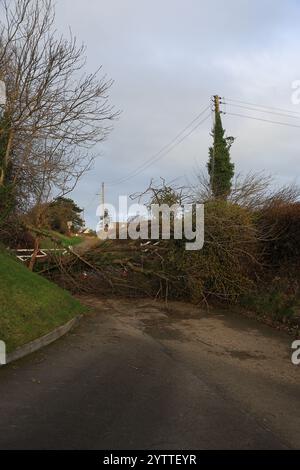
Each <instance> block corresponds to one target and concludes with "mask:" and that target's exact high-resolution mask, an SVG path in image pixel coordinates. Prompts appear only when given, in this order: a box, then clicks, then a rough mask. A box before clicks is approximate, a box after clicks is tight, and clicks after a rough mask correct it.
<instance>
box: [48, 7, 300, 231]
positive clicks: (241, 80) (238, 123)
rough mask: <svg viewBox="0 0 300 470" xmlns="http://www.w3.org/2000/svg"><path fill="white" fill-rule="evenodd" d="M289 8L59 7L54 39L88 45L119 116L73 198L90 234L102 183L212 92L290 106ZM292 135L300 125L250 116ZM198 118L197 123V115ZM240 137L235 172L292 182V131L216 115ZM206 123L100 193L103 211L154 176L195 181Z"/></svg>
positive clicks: (297, 140) (159, 141) (292, 28)
mask: <svg viewBox="0 0 300 470" xmlns="http://www.w3.org/2000/svg"><path fill="white" fill-rule="evenodd" d="M299 20H300V2H299V1H298V0H286V1H282V0H251V1H250V0H249V1H248V0H226V1H224V0H210V1H204V0H151V1H149V0H147V1H146V0H107V1H104V0H85V1H83V0H58V1H57V25H58V28H59V30H65V32H66V34H67V28H69V27H71V29H72V31H73V33H74V34H75V35H76V36H77V38H78V40H79V41H80V42H84V43H85V44H86V46H87V57H88V67H87V68H88V71H93V70H94V69H96V68H97V67H98V66H99V65H102V66H103V72H104V73H105V74H107V76H108V77H110V78H112V79H113V80H114V81H115V83H114V86H113V88H112V90H111V102H112V103H113V104H114V105H115V106H116V107H117V108H118V109H120V110H122V115H121V117H120V119H119V121H118V122H116V123H115V128H114V131H113V132H112V134H111V135H110V137H109V139H108V140H107V142H106V143H105V144H103V145H101V146H99V148H98V149H97V151H98V152H99V154H101V157H100V158H99V159H98V160H97V162H96V165H95V168H94V170H93V171H91V172H90V173H89V174H87V175H86V176H85V177H84V178H83V179H82V180H81V182H80V183H79V185H78V187H77V189H76V190H75V191H74V194H73V197H74V198H75V199H76V201H78V203H79V204H80V205H81V206H82V207H85V208H86V215H87V217H86V218H87V222H88V224H89V225H90V226H92V227H94V226H95V225H96V223H97V219H96V216H95V213H96V206H97V200H96V199H95V196H96V194H97V193H99V192H100V186H101V182H102V181H112V180H115V179H118V178H121V177H125V176H127V175H128V174H129V173H131V172H133V171H134V170H135V169H136V168H137V167H138V166H139V165H140V164H141V163H143V162H144V161H145V160H147V159H149V158H150V157H151V156H152V155H154V154H156V153H157V152H158V151H159V150H160V149H161V148H162V147H163V146H164V145H165V144H167V143H168V142H169V141H171V140H172V139H173V138H174V137H175V136H176V135H177V134H178V133H179V132H180V131H181V130H182V129H183V128H184V127H185V126H186V125H187V124H188V123H189V122H190V121H191V120H192V119H193V118H194V117H195V116H196V115H197V114H198V113H199V112H201V110H202V109H204V108H205V107H206V106H207V105H208V104H209V101H210V97H211V96H212V95H214V94H219V95H220V96H224V97H225V98H227V99H235V100H241V101H246V102H251V103H257V104H262V105H268V106H274V107H279V108H284V109H289V110H292V111H296V112H299V113H300V105H295V104H292V101H291V95H292V92H293V90H292V82H293V81H295V80H298V79H299V80H300V69H299V63H300V61H299V56H300V40H299V39H300V32H299ZM225 109H226V110H227V111H228V112H234V113H241V114H247V115H252V116H259V117H261V118H264V119H271V120H275V121H276V120H277V121H281V122H289V123H291V124H294V125H297V124H299V126H300V118H299V120H297V119H292V118H290V119H289V118H285V117H282V116H276V115H267V114H262V113H260V114H259V113H257V112H256V111H252V112H251V111H247V110H244V109H241V108H234V107H232V106H229V105H227V106H226V107H224V106H223V110H225ZM205 116H206V115H204V117H205ZM223 123H224V127H225V128H226V130H227V134H228V135H233V136H234V137H236V138H237V140H236V142H235V144H234V147H233V148H232V158H233V160H234V163H235V164H236V169H237V171H239V172H243V173H246V172H248V171H251V170H252V171H259V170H265V171H266V172H268V173H272V174H274V175H276V176H277V177H278V180H280V181H281V182H288V181H294V180H295V178H297V175H298V173H299V152H300V128H296V127H294V128H292V127H284V126H279V125H273V124H269V123H264V122H258V121H251V120H248V119H243V118H239V117H236V116H229V115H225V116H223ZM211 125H212V121H211V119H208V120H207V121H206V122H205V123H203V125H202V126H200V127H199V129H197V130H196V131H195V132H194V133H193V134H192V135H191V136H190V137H189V138H188V139H187V140H185V141H184V142H182V144H181V145H178V146H177V147H176V148H175V149H174V151H173V152H171V153H170V154H169V155H167V156H166V157H165V158H164V159H162V160H160V161H159V162H158V163H156V164H155V165H154V166H151V167H150V168H148V169H147V170H146V171H144V172H143V173H141V174H139V175H138V176H137V177H135V178H133V179H130V180H129V181H127V182H126V183H123V184H121V185H119V186H118V185H117V186H112V187H108V188H107V200H108V202H113V203H115V201H116V198H117V196H118V195H119V194H131V193H132V192H135V191H138V190H142V189H144V188H145V187H146V186H147V185H148V183H149V181H150V178H151V177H156V178H159V177H160V176H162V177H165V178H166V179H167V180H172V179H174V178H177V177H178V178H179V180H178V181H179V182H180V183H183V184H184V183H185V180H186V178H187V179H189V180H191V179H193V178H194V175H195V169H196V167H197V166H200V167H203V168H204V167H205V164H206V162H207V158H208V147H209V145H210V143H211V138H210V130H211Z"/></svg>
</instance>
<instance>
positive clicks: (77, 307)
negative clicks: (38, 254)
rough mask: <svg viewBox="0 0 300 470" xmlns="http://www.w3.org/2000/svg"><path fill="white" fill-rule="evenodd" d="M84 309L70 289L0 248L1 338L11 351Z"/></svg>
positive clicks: (65, 321) (63, 322)
mask: <svg viewBox="0 0 300 470" xmlns="http://www.w3.org/2000/svg"><path fill="white" fill-rule="evenodd" d="M84 311H85V308H84V307H83V306H82V305H81V304H80V303H79V302H78V301H77V300H76V299H74V298H73V297H72V296H71V295H70V294H69V293H68V292H67V291H64V290H63V289H60V288H59V287H58V286H57V285H55V284H52V283H51V282H49V281H47V280H46V279H44V278H42V277H40V276H38V275H37V274H34V273H31V272H30V271H28V269H27V268H26V267H25V266H23V265H21V264H20V263H19V262H18V261H17V260H15V259H14V258H13V257H11V256H10V255H8V254H7V253H6V252H5V251H3V250H1V248H0V340H2V341H5V343H6V346H7V351H8V352H11V351H13V350H15V349H16V348H17V347H20V346H22V345H24V344H26V343H28V342H30V341H33V340H34V339H36V338H39V337H40V336H43V335H45V334H47V333H49V332H50V331H52V330H53V329H54V328H56V327H58V326H61V325H63V324H65V323H67V322H68V321H69V320H71V319H72V318H74V317H76V316H77V315H79V314H81V313H83V312H84Z"/></svg>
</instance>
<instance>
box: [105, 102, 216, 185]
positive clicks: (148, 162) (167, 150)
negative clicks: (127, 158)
mask: <svg viewBox="0 0 300 470" xmlns="http://www.w3.org/2000/svg"><path fill="white" fill-rule="evenodd" d="M209 109H210V105H208V106H207V107H206V108H205V109H203V110H202V111H201V113H199V114H198V115H197V116H196V117H195V118H194V119H193V120H192V121H191V122H190V123H189V124H188V125H187V126H186V127H185V128H184V129H183V130H182V131H180V132H179V134H177V135H176V137H174V138H173V139H172V140H171V141H170V142H169V143H168V144H166V145H165V146H164V147H162V148H161V149H160V150H159V152H157V153H155V154H154V155H152V156H151V157H150V158H148V159H147V160H146V161H144V163H142V164H141V165H139V166H138V167H137V168H136V169H135V170H133V171H131V172H130V173H129V174H128V175H127V176H125V177H121V178H119V179H117V180H113V181H110V182H108V185H110V186H114V185H116V184H121V183H123V182H125V181H128V180H130V179H131V178H133V177H135V176H137V175H138V174H140V172H142V171H144V170H146V169H147V168H149V166H151V165H152V164H154V163H156V162H157V161H159V160H160V159H161V158H163V157H164V156H166V155H167V154H168V153H170V151H171V150H173V149H174V148H175V147H176V146H177V145H179V144H180V143H181V142H182V141H183V140H185V139H186V138H188V137H189V136H190V135H191V134H192V133H193V132H194V131H195V130H196V129H197V128H198V127H199V126H200V125H201V124H202V123H203V122H204V121H206V119H207V117H206V118H205V119H204V120H203V121H201V122H200V123H198V124H197V125H196V126H195V127H194V128H193V129H192V131H191V132H190V133H189V134H188V135H186V136H184V137H183V138H182V139H181V140H179V141H178V139H179V138H180V137H181V136H182V135H183V134H184V133H185V132H186V131H187V130H188V129H189V128H190V127H191V126H192V125H193V124H194V123H195V122H197V121H198V120H199V119H200V117H201V116H203V114H204V113H205V112H206V111H208V110H209ZM177 141H178V142H177Z"/></svg>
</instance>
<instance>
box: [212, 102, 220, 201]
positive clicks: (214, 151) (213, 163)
mask: <svg viewBox="0 0 300 470" xmlns="http://www.w3.org/2000/svg"><path fill="white" fill-rule="evenodd" d="M213 100H214V112H215V122H214V127H215V125H216V122H217V117H218V116H219V115H220V97H219V95H215V96H214V97H213ZM215 156H216V147H215V142H214V143H213V158H212V174H211V178H210V190H211V193H213V188H214V182H215Z"/></svg>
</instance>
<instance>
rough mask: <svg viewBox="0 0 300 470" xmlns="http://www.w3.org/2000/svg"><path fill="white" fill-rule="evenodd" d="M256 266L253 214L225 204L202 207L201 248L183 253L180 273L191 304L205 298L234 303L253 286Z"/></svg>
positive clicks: (256, 252)
mask: <svg viewBox="0 0 300 470" xmlns="http://www.w3.org/2000/svg"><path fill="white" fill-rule="evenodd" d="M258 268H259V264H258V242H257V231H256V228H255V224H254V216H253V214H252V213H251V212H250V211H249V210H247V209H244V208H241V207H239V206H237V205H235V204H232V203H230V202H226V201H211V202H208V203H207V204H206V205H205V245H204V249H203V250H201V251H199V252H185V253H184V255H183V269H184V271H185V273H186V275H187V287H188V289H189V290H190V295H191V297H192V299H193V300H195V301H200V300H203V299H206V298H207V297H216V298H219V299H222V300H230V301H235V300H237V298H238V297H239V296H240V295H241V294H242V293H246V292H249V291H251V289H253V287H254V285H255V282H254V281H255V273H256V271H257V270H258Z"/></svg>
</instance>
